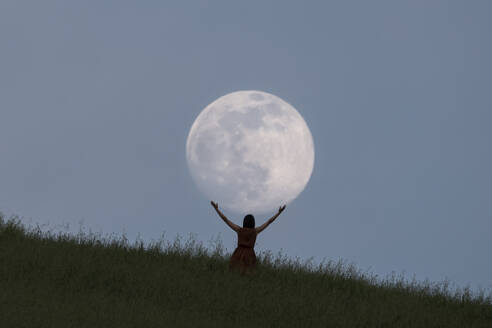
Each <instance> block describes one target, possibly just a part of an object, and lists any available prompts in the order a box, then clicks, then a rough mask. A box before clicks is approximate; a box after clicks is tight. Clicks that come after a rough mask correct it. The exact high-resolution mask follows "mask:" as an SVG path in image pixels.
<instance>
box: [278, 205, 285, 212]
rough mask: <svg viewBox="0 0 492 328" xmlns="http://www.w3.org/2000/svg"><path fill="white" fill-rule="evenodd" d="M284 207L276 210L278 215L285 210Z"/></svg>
mask: <svg viewBox="0 0 492 328" xmlns="http://www.w3.org/2000/svg"><path fill="white" fill-rule="evenodd" d="M285 206H286V205H284V206H280V207H279V208H278V214H280V213H282V212H283V211H284V210H285Z"/></svg>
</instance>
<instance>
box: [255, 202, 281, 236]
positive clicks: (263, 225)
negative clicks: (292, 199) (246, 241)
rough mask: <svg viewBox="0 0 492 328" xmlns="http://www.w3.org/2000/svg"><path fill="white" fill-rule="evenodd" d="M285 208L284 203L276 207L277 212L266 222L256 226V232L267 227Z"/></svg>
mask: <svg viewBox="0 0 492 328" xmlns="http://www.w3.org/2000/svg"><path fill="white" fill-rule="evenodd" d="M284 210H285V205H284V206H280V207H279V209H278V212H277V214H275V215H274V216H272V217H271V218H270V219H268V221H267V222H265V223H263V224H262V225H261V226H259V227H258V228H256V233H260V232H262V231H263V230H265V229H266V227H268V226H269V225H270V224H271V223H272V222H273V221H275V219H276V218H277V217H278V216H279V215H280V213H282V212H283V211H284Z"/></svg>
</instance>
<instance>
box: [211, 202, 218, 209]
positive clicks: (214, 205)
mask: <svg viewBox="0 0 492 328" xmlns="http://www.w3.org/2000/svg"><path fill="white" fill-rule="evenodd" d="M210 204H212V207H213V208H215V209H216V210H217V209H219V204H217V203H214V201H213V200H211V201H210Z"/></svg>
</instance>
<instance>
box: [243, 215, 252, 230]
mask: <svg viewBox="0 0 492 328" xmlns="http://www.w3.org/2000/svg"><path fill="white" fill-rule="evenodd" d="M254 227H255V217H254V216H253V215H251V214H248V215H246V216H245V217H244V220H243V228H252V229H253V228H254Z"/></svg>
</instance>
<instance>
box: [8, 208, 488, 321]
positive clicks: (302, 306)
mask: <svg viewBox="0 0 492 328" xmlns="http://www.w3.org/2000/svg"><path fill="white" fill-rule="evenodd" d="M259 261H260V265H259V266H258V268H257V270H256V272H255V273H254V274H251V275H240V274H238V273H234V272H232V273H231V272H229V271H228V267H227V254H224V252H223V250H222V247H221V245H220V243H218V244H217V245H216V247H215V249H207V248H205V247H203V246H202V245H201V244H198V243H196V242H194V241H193V240H188V241H185V242H181V241H180V240H179V239H177V240H175V241H173V242H165V241H160V242H156V243H153V244H151V245H143V244H142V243H139V242H135V243H131V244H130V243H129V242H128V241H127V240H126V239H125V238H124V237H120V238H103V237H101V236H96V235H93V234H90V233H86V234H82V233H81V234H79V235H77V236H74V235H72V236H69V235H67V234H55V233H49V232H48V233H46V232H41V231H40V230H35V229H34V230H33V229H26V228H25V227H23V226H22V225H21V224H20V222H19V220H17V219H15V218H11V219H9V220H6V219H5V218H4V217H1V216H0V327H2V328H3V327H64V328H67V327H460V328H461V327H487V328H490V327H492V300H491V297H490V295H485V293H481V294H473V293H471V292H470V291H469V290H467V289H465V290H461V291H460V290H452V291H451V290H449V288H448V284H447V283H445V282H444V283H435V284H433V283H425V282H420V283H419V282H408V281H405V280H404V279H403V278H402V277H399V278H398V277H396V278H395V277H393V278H389V279H384V280H381V279H377V278H375V277H373V276H371V275H370V274H364V273H362V272H360V271H358V270H357V269H356V268H355V267H353V266H348V265H344V264H343V263H341V262H337V263H332V262H328V263H325V264H323V265H320V266H317V267H314V266H312V265H309V264H306V263H304V264H302V263H300V262H299V261H294V260H290V259H289V258H287V257H282V256H276V257H274V256H271V254H269V253H263V254H260V256H259Z"/></svg>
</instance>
